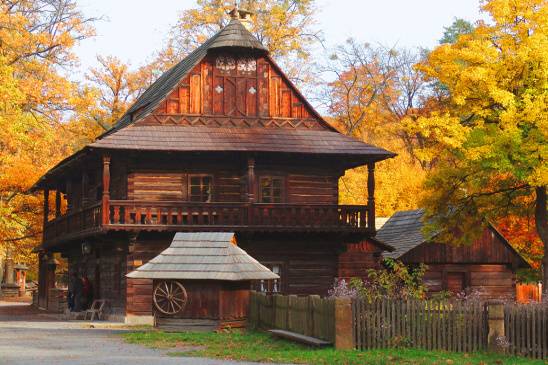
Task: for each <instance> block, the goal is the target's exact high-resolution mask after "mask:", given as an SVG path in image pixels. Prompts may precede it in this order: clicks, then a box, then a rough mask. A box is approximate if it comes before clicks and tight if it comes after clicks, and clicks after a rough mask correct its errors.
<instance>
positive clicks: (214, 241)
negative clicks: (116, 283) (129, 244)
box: [127, 232, 279, 281]
mask: <svg viewBox="0 0 548 365" xmlns="http://www.w3.org/2000/svg"><path fill="white" fill-rule="evenodd" d="M127 277H128V278H133V279H184V280H189V279H192V280H227V281H243V280H271V279H279V276H278V275H276V274H274V273H273V272H272V271H270V270H269V269H268V268H267V267H265V266H263V265H262V264H261V263H259V262H258V261H257V260H255V259H254V258H253V257H251V256H249V255H248V254H247V252H245V251H244V250H242V249H241V248H239V247H238V246H236V244H235V236H234V233H230V232H178V233H176V234H175V237H174V238H173V241H172V242H171V245H170V246H169V248H167V249H166V250H164V251H162V253H160V254H159V255H158V256H156V257H155V258H153V259H152V260H150V261H149V262H147V263H146V264H144V265H143V266H141V267H139V268H138V269H136V270H135V271H132V272H131V273H129V274H128V275H127Z"/></svg>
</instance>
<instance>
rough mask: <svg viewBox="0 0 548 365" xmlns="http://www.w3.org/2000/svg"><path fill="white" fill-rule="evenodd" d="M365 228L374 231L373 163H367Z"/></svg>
mask: <svg viewBox="0 0 548 365" xmlns="http://www.w3.org/2000/svg"><path fill="white" fill-rule="evenodd" d="M367 228H369V230H371V231H372V232H375V163H374V162H370V163H368V164H367Z"/></svg>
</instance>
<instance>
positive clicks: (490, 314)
mask: <svg viewBox="0 0 548 365" xmlns="http://www.w3.org/2000/svg"><path fill="white" fill-rule="evenodd" d="M487 325H488V327H489V328H488V335H487V349H488V350H489V351H494V352H504V351H505V349H504V348H503V346H502V344H501V342H500V339H501V338H503V337H504V336H505V329H504V304H503V303H502V302H501V301H491V302H489V303H487Z"/></svg>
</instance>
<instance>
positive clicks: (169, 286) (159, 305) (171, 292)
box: [152, 281, 188, 315]
mask: <svg viewBox="0 0 548 365" xmlns="http://www.w3.org/2000/svg"><path fill="white" fill-rule="evenodd" d="M152 298H153V300H154V306H155V307H156V309H158V310H159V311H160V312H162V313H163V314H168V315H173V314H176V313H179V312H181V311H182V310H183V309H185V306H186V303H187V300H188V296H187V294H186V289H185V287H184V286H183V285H182V284H181V283H179V282H178V281H161V282H160V283H159V284H158V285H156V288H155V289H154V293H153V295H152Z"/></svg>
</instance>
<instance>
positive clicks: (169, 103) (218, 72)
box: [147, 53, 319, 124]
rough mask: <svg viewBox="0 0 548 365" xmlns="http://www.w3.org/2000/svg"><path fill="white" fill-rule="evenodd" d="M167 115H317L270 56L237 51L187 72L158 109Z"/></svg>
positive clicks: (305, 117)
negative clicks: (237, 53)
mask: <svg viewBox="0 0 548 365" xmlns="http://www.w3.org/2000/svg"><path fill="white" fill-rule="evenodd" d="M166 115H170V116H173V115H185V116H187V115H188V116H198V115H200V116H214V117H231V118H244V119H245V118H254V119H256V118H267V119H272V118H289V119H299V120H314V119H316V118H315V117H314V113H313V112H312V110H309V108H308V107H307V105H306V104H305V103H304V102H303V100H302V98H301V97H300V96H299V95H298V93H297V92H296V91H295V90H294V89H293V88H292V87H291V85H290V84H289V83H288V82H287V81H286V80H285V79H284V77H283V76H282V75H281V74H280V73H279V72H278V71H277V68H276V67H275V66H274V65H273V64H272V63H271V62H270V60H269V59H267V58H265V57H259V58H255V57H252V56H249V55H236V54H232V53H221V54H218V55H209V56H207V57H206V58H205V59H204V60H202V62H201V63H200V64H198V65H197V66H196V67H195V68H194V69H193V70H192V71H191V72H190V73H189V74H188V75H186V76H185V77H184V78H183V80H181V82H180V84H179V86H178V88H177V89H176V90H174V91H173V92H172V93H171V94H170V95H169V96H168V97H167V98H166V100H164V101H163V102H162V103H161V104H160V105H159V107H158V108H157V109H156V111H155V112H154V113H153V116H156V117H160V118H161V119H162V117H163V116H166ZM173 120H174V121H176V120H178V118H174V119H173ZM186 120H188V118H186ZM147 123H151V120H150V119H148V121H147ZM314 123H316V121H314ZM177 124H178V123H177ZM318 124H319V123H318Z"/></svg>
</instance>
